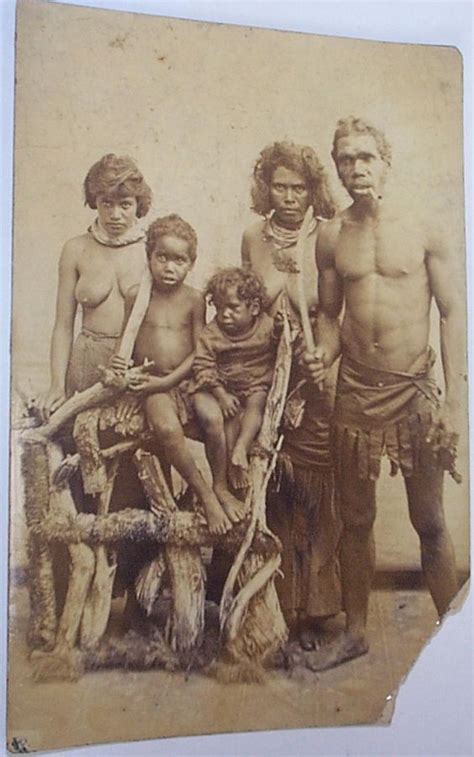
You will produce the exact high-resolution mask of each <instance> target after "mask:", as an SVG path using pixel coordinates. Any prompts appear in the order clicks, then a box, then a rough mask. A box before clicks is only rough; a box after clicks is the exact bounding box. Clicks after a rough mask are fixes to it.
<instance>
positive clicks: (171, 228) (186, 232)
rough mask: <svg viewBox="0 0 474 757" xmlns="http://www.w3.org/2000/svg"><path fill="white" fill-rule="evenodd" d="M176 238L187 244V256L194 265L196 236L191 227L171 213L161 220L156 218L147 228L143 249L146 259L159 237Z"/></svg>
mask: <svg viewBox="0 0 474 757" xmlns="http://www.w3.org/2000/svg"><path fill="white" fill-rule="evenodd" d="M166 236H170V237H177V238H178V239H183V240H184V241H185V242H187V243H188V255H189V258H190V260H191V261H192V262H193V263H194V261H195V260H196V251H197V236H196V232H195V231H194V229H193V227H192V226H191V225H190V224H189V223H187V221H183V219H182V218H181V216H178V215H177V214H176V213H172V214H171V215H169V216H163V218H157V219H156V221H153V223H152V224H150V226H149V227H148V230H147V232H146V241H145V249H146V254H147V257H148V259H149V258H150V255H151V253H152V252H153V250H154V249H155V248H156V245H157V243H158V240H159V239H160V237H166Z"/></svg>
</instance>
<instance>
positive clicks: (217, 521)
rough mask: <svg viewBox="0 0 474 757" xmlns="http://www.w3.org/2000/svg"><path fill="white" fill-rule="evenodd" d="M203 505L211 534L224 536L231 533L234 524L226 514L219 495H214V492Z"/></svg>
mask: <svg viewBox="0 0 474 757" xmlns="http://www.w3.org/2000/svg"><path fill="white" fill-rule="evenodd" d="M203 505H204V512H205V514H206V520H207V525H208V528H209V531H210V532H211V534H218V535H220V536H223V535H224V534H226V533H227V531H230V529H231V528H232V523H231V522H230V520H229V518H228V517H227V514H226V513H225V512H224V508H223V507H222V506H221V504H220V502H219V499H218V497H217V495H214V493H213V492H212V493H211V495H210V496H208V497H206V499H205V500H203Z"/></svg>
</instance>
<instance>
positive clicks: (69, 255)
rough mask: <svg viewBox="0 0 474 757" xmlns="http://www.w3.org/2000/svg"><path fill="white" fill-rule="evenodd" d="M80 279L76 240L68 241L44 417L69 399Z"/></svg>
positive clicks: (62, 264)
mask: <svg viewBox="0 0 474 757" xmlns="http://www.w3.org/2000/svg"><path fill="white" fill-rule="evenodd" d="M77 279H78V271H77V257H76V249H75V247H74V242H66V244H65V245H64V247H63V251H62V253H61V258H60V261H59V280H58V293H57V298H56V319H55V322H54V328H53V334H52V337H51V354H50V367H51V381H50V386H49V390H48V392H47V394H46V396H45V397H43V398H42V399H41V405H40V407H41V412H42V415H43V418H44V420H46V419H47V418H48V417H49V415H50V413H53V412H54V411H55V410H57V409H58V407H60V405H62V404H63V402H65V400H66V372H67V367H68V363H69V359H70V356H71V349H72V342H73V336H74V319H75V316H76V310H77V300H76V295H75V288H76V284H77Z"/></svg>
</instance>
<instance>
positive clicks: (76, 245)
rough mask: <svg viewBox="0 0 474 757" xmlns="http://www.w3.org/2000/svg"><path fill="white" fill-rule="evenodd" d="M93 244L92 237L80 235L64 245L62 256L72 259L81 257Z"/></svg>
mask: <svg viewBox="0 0 474 757" xmlns="http://www.w3.org/2000/svg"><path fill="white" fill-rule="evenodd" d="M90 243H91V237H90V235H89V234H87V233H85V234H79V236H77V237H72V239H68V240H67V242H65V243H64V246H63V250H62V255H63V257H67V258H72V257H75V256H79V255H81V254H82V253H83V252H84V251H85V250H86V249H87V247H88V246H89V245H90Z"/></svg>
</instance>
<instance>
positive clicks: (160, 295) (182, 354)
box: [134, 284, 202, 375]
mask: <svg viewBox="0 0 474 757" xmlns="http://www.w3.org/2000/svg"><path fill="white" fill-rule="evenodd" d="M201 296H202V295H201V294H200V293H199V292H198V290H197V289H194V288H193V287H189V286H187V285H186V284H183V285H182V286H180V287H179V289H178V290H176V291H173V292H161V291H156V290H155V289H152V294H151V297H150V304H149V305H148V310H147V312H146V314H145V318H144V319H143V322H142V325H141V326H140V329H139V331H138V334H137V339H136V342H135V350H134V359H135V362H136V363H142V362H143V361H144V360H145V358H147V359H148V360H153V362H154V364H155V365H154V368H153V373H155V374H157V375H165V374H167V373H170V372H171V371H172V370H174V369H175V368H177V367H178V366H179V365H180V364H181V363H182V362H183V360H185V358H186V357H187V356H188V355H189V354H190V353H191V352H192V351H193V350H194V347H195V345H194V319H193V313H194V310H195V304H196V299H197V298H200V297H201Z"/></svg>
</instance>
